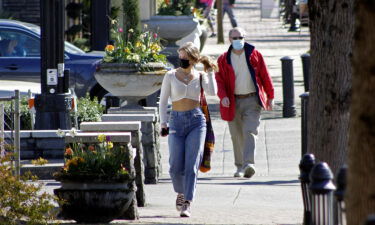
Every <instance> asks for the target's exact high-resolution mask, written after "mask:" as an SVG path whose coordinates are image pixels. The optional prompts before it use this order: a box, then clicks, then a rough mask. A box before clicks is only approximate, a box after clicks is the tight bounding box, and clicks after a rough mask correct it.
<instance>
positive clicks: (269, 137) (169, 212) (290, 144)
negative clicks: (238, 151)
mask: <svg viewBox="0 0 375 225" xmlns="http://www.w3.org/2000/svg"><path fill="white" fill-rule="evenodd" d="M236 2H237V4H236V8H235V9H234V13H235V14H236V15H237V18H238V24H239V26H241V27H244V28H245V29H246V30H247V32H248V35H247V37H246V40H247V41H248V42H250V43H251V44H254V45H255V47H256V48H257V49H258V50H259V51H260V52H261V53H262V54H263V56H264V58H265V61H266V63H267V65H268V68H269V70H270V73H271V74H272V79H273V81H274V85H275V104H276V105H275V110H274V111H272V112H263V113H262V120H261V124H260V130H259V136H258V143H257V155H256V174H255V175H254V177H252V178H251V179H244V178H233V173H234V165H233V161H234V160H233V152H232V144H231V138H230V135H229V130H228V127H227V123H226V122H224V121H222V120H221V119H220V115H219V112H218V102H219V101H218V98H217V97H209V98H208V100H209V103H210V109H211V114H212V118H213V126H214V130H215V135H216V145H215V152H214V155H213V159H212V167H213V168H212V171H210V172H208V173H205V174H202V173H201V174H200V176H199V177H200V178H199V181H198V185H197V193H196V198H195V201H194V202H193V203H192V217H190V218H180V217H179V213H178V212H177V211H176V210H175V205H174V204H175V197H176V194H175V193H174V191H173V187H172V184H171V180H170V179H169V174H168V169H169V165H168V146H167V138H161V143H160V144H161V151H162V163H163V173H162V176H161V179H160V183H159V184H157V185H146V187H145V188H146V189H145V191H146V198H147V206H146V207H143V208H139V215H140V219H139V220H138V221H120V220H118V221H113V222H112V223H113V224H169V225H177V224H267V225H268V224H301V223H302V216H303V203H302V196H301V191H300V185H299V181H298V175H299V170H298V164H299V160H300V157H301V153H300V152H301V135H300V134H301V128H300V126H301V124H300V117H299V115H300V100H299V98H298V96H299V95H300V94H302V93H303V91H304V90H303V78H302V66H301V60H300V55H301V54H303V53H305V52H306V51H308V50H309V33H308V28H303V29H302V31H301V32H300V33H299V32H296V33H288V32H287V30H288V29H287V28H285V27H283V25H282V22H281V21H279V20H278V19H262V20H261V19H260V0H251V1H250V0H237V1H236ZM229 29H230V22H229V20H228V18H227V16H226V17H225V19H224V31H225V41H226V44H225V45H217V44H216V39H211V38H210V39H208V41H207V43H206V45H205V47H204V49H203V54H205V55H211V56H214V57H217V56H218V55H220V54H221V53H223V52H224V51H226V49H227V48H228V36H227V33H228V31H229ZM283 56H291V57H293V58H294V59H295V60H294V77H295V82H294V85H295V102H296V108H297V117H295V118H282V98H283V96H282V78H281V62H280V58H282V57H283ZM58 186H59V184H58V183H56V182H48V185H47V186H46V190H48V191H49V192H52V190H53V189H54V188H57V187H58ZM63 223H69V222H68V221H64V222H63Z"/></svg>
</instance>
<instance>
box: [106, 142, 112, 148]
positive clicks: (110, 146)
mask: <svg viewBox="0 0 375 225" xmlns="http://www.w3.org/2000/svg"><path fill="white" fill-rule="evenodd" d="M107 147H108V148H109V149H112V148H113V143H112V142H110V141H108V142H107Z"/></svg>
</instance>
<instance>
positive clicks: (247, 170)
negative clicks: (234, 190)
mask: <svg viewBox="0 0 375 225" xmlns="http://www.w3.org/2000/svg"><path fill="white" fill-rule="evenodd" d="M244 171H245V172H244V175H243V176H244V177H246V178H251V177H252V176H254V174H255V168H254V166H253V165H247V166H246V167H245V168H244Z"/></svg>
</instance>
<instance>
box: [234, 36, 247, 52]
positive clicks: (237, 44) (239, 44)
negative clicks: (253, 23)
mask: <svg viewBox="0 0 375 225" xmlns="http://www.w3.org/2000/svg"><path fill="white" fill-rule="evenodd" d="M232 46H233V48H234V49H236V50H241V49H243V47H244V46H245V40H244V39H242V40H233V42H232Z"/></svg>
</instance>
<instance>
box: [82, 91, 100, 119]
mask: <svg viewBox="0 0 375 225" xmlns="http://www.w3.org/2000/svg"><path fill="white" fill-rule="evenodd" d="M77 102H78V103H77V117H78V124H80V123H81V122H99V121H101V117H102V115H103V113H104V109H105V107H104V106H103V105H101V104H99V103H98V99H97V98H96V97H94V99H92V100H91V99H90V95H89V94H86V96H85V97H81V98H79V99H78V101H77Z"/></svg>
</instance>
